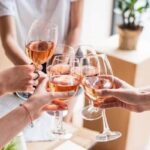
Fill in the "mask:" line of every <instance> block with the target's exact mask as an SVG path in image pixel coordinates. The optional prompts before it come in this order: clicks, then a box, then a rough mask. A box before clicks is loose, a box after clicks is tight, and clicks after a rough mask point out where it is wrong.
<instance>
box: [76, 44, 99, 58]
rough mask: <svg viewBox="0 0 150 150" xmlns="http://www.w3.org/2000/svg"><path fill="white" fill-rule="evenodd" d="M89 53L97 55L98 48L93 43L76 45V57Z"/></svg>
mask: <svg viewBox="0 0 150 150" xmlns="http://www.w3.org/2000/svg"><path fill="white" fill-rule="evenodd" d="M89 55H96V50H95V48H94V47H93V46H92V45H82V44H80V45H79V46H77V47H75V56H76V58H79V59H81V58H83V57H86V56H89Z"/></svg>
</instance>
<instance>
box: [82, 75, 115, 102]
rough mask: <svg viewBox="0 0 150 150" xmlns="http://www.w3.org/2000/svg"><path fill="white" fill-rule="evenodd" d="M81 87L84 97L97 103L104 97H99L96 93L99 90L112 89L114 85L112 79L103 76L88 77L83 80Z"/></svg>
mask: <svg viewBox="0 0 150 150" xmlns="http://www.w3.org/2000/svg"><path fill="white" fill-rule="evenodd" d="M83 87H84V89H85V93H86V95H87V96H88V97H89V98H90V99H91V100H93V101H95V102H94V103H98V102H101V101H103V100H104V97H102V96H100V95H99V94H98V92H97V91H98V90H100V89H112V88H114V84H113V82H112V79H109V78H106V77H105V76H90V77H85V78H84V79H83Z"/></svg>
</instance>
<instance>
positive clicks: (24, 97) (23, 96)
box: [16, 92, 32, 101]
mask: <svg viewBox="0 0 150 150" xmlns="http://www.w3.org/2000/svg"><path fill="white" fill-rule="evenodd" d="M16 95H17V96H18V97H19V98H20V99H21V100H24V101H26V100H27V99H28V98H29V97H30V96H31V95H32V94H31V93H25V92H16Z"/></svg>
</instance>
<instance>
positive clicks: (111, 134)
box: [94, 54, 122, 142]
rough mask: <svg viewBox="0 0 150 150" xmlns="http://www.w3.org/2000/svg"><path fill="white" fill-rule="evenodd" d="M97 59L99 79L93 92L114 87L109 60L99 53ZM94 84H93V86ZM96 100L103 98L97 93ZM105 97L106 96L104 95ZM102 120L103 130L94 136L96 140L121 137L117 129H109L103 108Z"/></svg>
mask: <svg viewBox="0 0 150 150" xmlns="http://www.w3.org/2000/svg"><path fill="white" fill-rule="evenodd" d="M97 57H98V61H99V69H100V71H99V79H98V81H96V82H95V83H94V84H95V85H96V84H97V85H98V86H96V88H95V93H97V92H99V91H100V89H114V88H115V84H114V77H113V71H112V68H111V65H110V62H109V60H108V58H107V56H106V55H105V54H100V55H98V56H97ZM95 85H94V86H95ZM97 95H98V96H97V102H101V101H103V100H104V97H102V96H101V95H99V94H97ZM105 98H106V97H105ZM102 121H103V132H102V133H100V134H99V135H97V136H96V140H97V141H99V142H107V141H112V140H115V139H118V138H120V137H121V135H122V134H121V133H120V132H118V131H111V130H110V128H109V125H108V121H107V117H106V113H105V109H103V111H102Z"/></svg>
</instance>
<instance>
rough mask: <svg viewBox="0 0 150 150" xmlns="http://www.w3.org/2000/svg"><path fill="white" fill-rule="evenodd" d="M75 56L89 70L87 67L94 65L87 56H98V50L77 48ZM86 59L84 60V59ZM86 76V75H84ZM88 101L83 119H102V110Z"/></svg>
mask: <svg viewBox="0 0 150 150" xmlns="http://www.w3.org/2000/svg"><path fill="white" fill-rule="evenodd" d="M75 53H76V54H75V55H76V58H79V59H80V60H82V61H81V66H82V68H84V67H86V70H87V65H92V63H90V60H89V62H88V60H86V57H87V56H95V55H96V50H95V48H94V47H93V46H92V45H82V44H81V45H79V46H77V47H76V51H75ZM82 58H84V59H82ZM85 62H88V63H89V64H86V63H85ZM93 67H97V66H93ZM84 75H85V73H84ZM86 100H88V102H89V105H88V106H86V107H84V108H83V109H82V112H81V114H82V117H83V118H84V119H86V120H95V119H99V118H101V116H102V115H101V110H98V109H97V108H95V107H94V105H93V101H92V100H91V99H90V98H88V99H87V98H86Z"/></svg>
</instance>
